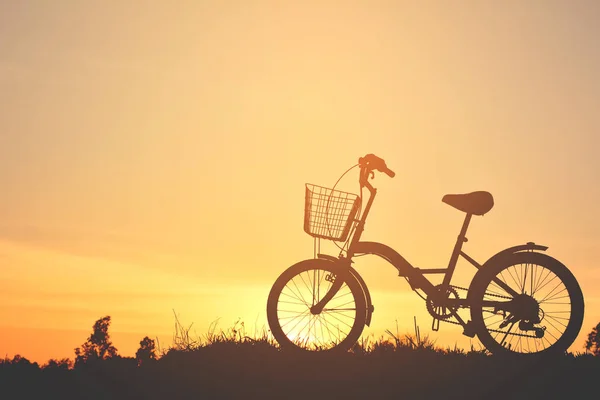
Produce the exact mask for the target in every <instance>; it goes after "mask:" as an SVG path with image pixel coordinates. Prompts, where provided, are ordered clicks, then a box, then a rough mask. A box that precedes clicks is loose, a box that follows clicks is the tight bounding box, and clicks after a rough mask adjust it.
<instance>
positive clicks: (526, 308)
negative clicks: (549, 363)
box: [469, 252, 584, 354]
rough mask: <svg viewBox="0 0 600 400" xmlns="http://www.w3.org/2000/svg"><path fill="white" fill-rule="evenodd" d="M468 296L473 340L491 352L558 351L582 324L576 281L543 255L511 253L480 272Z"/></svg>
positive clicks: (579, 290)
mask: <svg viewBox="0 0 600 400" xmlns="http://www.w3.org/2000/svg"><path fill="white" fill-rule="evenodd" d="M469 292H470V293H469V299H470V300H471V301H470V303H471V318H472V320H473V323H474V325H475V328H476V329H477V336H478V337H479V340H480V341H481V343H482V344H483V345H484V346H485V347H486V348H487V349H488V350H489V351H490V352H491V353H493V354H551V353H555V354H558V353H564V352H565V351H566V350H567V349H568V348H569V346H570V345H571V344H572V343H573V342H574V341H575V338H576V337H577V335H578V334H579V331H580V329H581V325H582V323H583V313H584V303H583V294H582V293H581V288H580V287H579V284H578V283H577V280H576V279H575V277H574V276H573V274H572V273H571V272H570V271H569V270H568V269H567V267H565V266H564V265H563V264H562V263H561V262H559V261H558V260H556V259H554V258H552V257H549V256H547V255H545V254H541V253H534V252H522V253H515V254H513V255H512V256H510V257H509V258H507V259H504V260H502V261H501V262H498V263H497V264H495V265H492V266H489V267H486V268H484V269H481V270H480V271H479V272H478V273H477V275H476V276H475V278H474V279H473V284H472V285H471V289H470V290H469ZM499 302H504V304H505V305H500V306H499Z"/></svg>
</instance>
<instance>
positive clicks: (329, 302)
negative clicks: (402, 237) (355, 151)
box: [267, 154, 584, 355]
mask: <svg viewBox="0 0 600 400" xmlns="http://www.w3.org/2000/svg"><path fill="white" fill-rule="evenodd" d="M357 165H358V166H359V169H360V174H359V183H360V194H361V195H360V196H358V195H356V194H353V193H347V192H342V191H339V190H335V186H334V188H333V189H328V188H324V187H321V186H317V185H312V184H306V197H305V211H304V230H305V231H306V232H307V233H308V234H309V235H311V236H313V237H314V238H315V245H316V242H317V241H318V240H320V239H326V240H332V241H334V242H343V243H344V245H343V246H342V247H340V249H341V251H340V254H339V256H338V257H334V256H330V255H326V254H316V257H315V258H313V259H308V260H304V261H300V262H298V263H296V264H294V265H292V266H291V267H289V268H288V269H287V270H286V271H284V272H283V273H282V274H281V275H280V276H279V278H278V279H277V280H276V281H275V283H274V285H273V287H272V288H271V291H270V293H269V298H268V302H267V319H268V323H269V327H270V328H271V332H272V334H273V336H274V338H275V339H276V340H277V342H278V343H279V345H280V347H281V348H282V349H284V350H291V349H296V350H307V351H334V350H336V351H337V350H339V351H347V350H349V349H350V348H351V347H352V346H353V345H354V344H355V343H356V342H357V340H358V338H359V337H360V335H361V333H362V331H363V329H364V327H365V325H367V326H369V325H370V322H371V316H372V313H373V310H374V308H373V305H372V303H371V296H370V294H369V290H368V288H367V285H366V284H365V281H364V280H363V278H362V277H361V276H360V275H359V273H358V272H357V271H356V270H355V269H354V268H353V267H352V265H351V264H352V258H353V257H354V256H359V255H369V254H371V255H376V256H379V257H381V258H383V259H384V260H386V261H388V262H389V263H390V264H392V265H393V266H394V267H395V268H396V269H397V270H398V273H399V276H402V277H404V278H406V279H407V281H408V283H409V284H410V287H411V289H412V290H414V291H415V292H416V293H417V294H419V295H420V296H421V297H422V298H423V299H425V302H426V307H427V310H428V311H429V313H430V314H431V315H432V317H433V323H432V329H433V330H435V331H437V330H438V328H439V323H440V321H444V322H450V323H455V324H458V325H461V326H462V327H463V334H464V335H466V336H469V337H475V335H477V337H478V338H479V340H480V341H481V343H482V344H483V345H484V346H485V348H486V349H487V350H488V351H489V352H491V353H493V354H505V355H508V354H510V355H514V354H549V353H564V352H565V351H566V350H567V349H568V347H569V346H570V345H571V344H572V343H573V341H574V340H575V338H576V337H577V334H578V333H579V331H580V329H581V325H582V323H583V313H584V302H583V294H582V292H581V288H580V287H579V284H578V283H577V280H576V279H575V277H574V276H573V274H572V273H571V272H570V271H569V270H568V269H567V267H566V266H565V265H563V264H562V263H561V262H560V261H558V260H556V259H555V258H552V257H550V256H548V255H547V254H545V253H543V252H544V251H545V250H546V249H547V247H546V246H541V245H538V244H535V243H532V242H529V243H526V244H523V245H518V246H514V247H510V248H507V249H505V250H502V251H500V252H498V253H497V254H495V255H494V256H492V257H491V258H489V259H488V260H487V261H486V262H485V263H483V264H479V263H478V262H477V261H475V260H474V259H473V258H471V257H470V256H469V255H468V254H466V253H465V252H464V251H463V250H462V246H463V243H465V242H467V237H466V233H467V228H468V226H469V223H470V221H471V218H472V216H473V215H483V214H485V213H487V212H488V211H490V210H491V209H492V207H493V205H494V200H493V197H492V195H491V194H490V193H488V192H483V191H478V192H473V193H468V194H449V195H446V196H444V197H443V198H442V201H443V202H444V203H446V204H448V205H450V206H452V207H454V208H456V209H458V210H460V211H463V212H464V213H466V216H465V220H464V223H463V225H462V229H461V230H460V234H459V235H458V238H457V240H456V244H455V246H454V250H453V252H452V256H451V257H450V262H449V264H448V267H447V268H441V269H420V268H416V267H413V266H412V265H411V264H410V263H409V262H408V261H406V260H405V259H404V258H403V257H402V256H401V255H400V254H399V253H398V252H396V251H395V250H394V249H392V248H391V247H389V246H387V245H385V244H382V243H377V242H367V241H361V240H360V238H361V236H362V233H363V231H364V227H365V221H366V219H367V216H368V215H369V211H370V209H371V206H372V205H373V201H374V199H375V196H376V194H377V189H376V188H375V187H373V186H372V184H371V183H370V182H369V179H370V178H373V177H374V171H379V172H383V173H385V174H387V175H388V176H390V177H392V178H393V177H394V176H395V173H394V172H393V171H392V170H390V169H389V168H388V167H387V166H386V163H385V161H384V160H383V159H381V158H379V157H377V156H375V155H373V154H367V155H366V156H365V157H362V158H360V159H359V162H358V164H357ZM355 167H356V165H355ZM348 171H349V170H348ZM348 171H346V172H348ZM342 176H343V175H342ZM340 179H341V178H340ZM338 182H339V180H338ZM336 185H337V183H336ZM363 188H367V189H368V191H369V193H370V195H369V199H368V201H367V203H366V205H365V207H364V210H362V216H361V215H360V213H361V209H362V192H363ZM338 247H339V246H338ZM315 253H317V252H316V251H315ZM459 257H463V258H464V259H466V260H467V261H468V262H469V263H471V264H472V265H473V266H475V267H476V268H477V272H476V273H475V275H474V277H473V279H472V281H471V283H470V285H469V287H468V289H467V288H461V287H458V286H454V285H452V284H451V280H452V275H453V273H454V270H455V268H456V263H457V261H458V258H459ZM425 274H443V281H442V283H441V284H439V285H434V284H433V283H431V282H430V281H429V279H427V278H426V277H425ZM459 291H465V292H466V297H465V296H463V297H461V296H460V295H459ZM420 292H422V293H423V294H421V293H420ZM463 308H468V309H470V316H471V320H469V321H466V320H465V319H463V318H462V317H461V316H460V315H459V314H458V310H459V309H463Z"/></svg>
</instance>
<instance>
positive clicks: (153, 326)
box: [0, 0, 600, 362]
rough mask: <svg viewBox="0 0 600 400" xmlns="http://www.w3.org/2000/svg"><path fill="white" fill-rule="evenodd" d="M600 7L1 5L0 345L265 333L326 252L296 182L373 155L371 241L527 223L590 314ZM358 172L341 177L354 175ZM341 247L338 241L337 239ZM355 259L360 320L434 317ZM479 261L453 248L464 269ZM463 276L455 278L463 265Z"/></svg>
mask: <svg viewBox="0 0 600 400" xmlns="http://www.w3.org/2000/svg"><path fill="white" fill-rule="evenodd" d="M599 17H600V4H599V3H597V2H594V1H572V2H567V1H552V0H549V1H536V0H533V1H527V2H523V1H517V0H509V1H505V2H500V3H499V2H494V1H484V0H482V1H460V0H457V1H453V2H446V1H441V0H440V1H414V2H409V1H316V0H315V1H305V2H294V1H259V0H256V1H242V0H240V1H227V0H226V1H185V0H181V1H177V2H167V1H149V0H147V1H143V0H138V1H133V0H119V1H117V0H109V1H95V0H86V1H76V0H54V1H50V0H37V1H33V0H24V1H19V2H15V1H9V0H0V185H1V187H2V189H3V190H2V196H0V288H1V290H0V355H2V356H4V355H6V356H12V355H14V354H21V355H22V356H24V357H27V358H29V359H31V360H35V361H38V362H45V361H46V360H48V359H49V358H63V357H70V358H73V356H74V352H73V349H74V348H75V347H77V346H80V345H81V344H82V343H83V342H84V341H85V340H86V338H87V337H88V335H89V334H90V333H91V327H92V325H93V323H94V322H95V321H96V320H97V319H99V318H101V317H103V316H104V315H110V316H111V317H112V324H111V327H110V332H111V336H112V338H113V343H114V345H115V346H116V347H117V349H118V350H119V352H120V354H122V355H129V356H132V355H133V354H134V353H135V350H136V349H137V347H138V346H139V341H140V340H141V339H142V338H143V337H144V336H150V337H151V338H158V339H159V344H160V345H161V346H162V347H163V348H166V347H168V346H169V345H170V344H171V342H172V339H173V334H174V332H175V330H174V325H175V316H174V313H175V314H176V315H177V316H178V318H179V320H180V321H181V322H182V324H183V325H186V326H190V325H191V326H192V328H191V332H193V333H195V334H197V335H198V336H200V337H203V336H204V335H206V333H207V332H208V331H209V329H210V326H211V323H216V324H217V327H218V328H217V329H227V328H229V327H231V326H233V324H234V323H235V322H236V321H244V323H245V326H246V328H247V330H248V331H249V333H250V334H252V333H253V332H254V331H255V330H257V331H260V330H262V329H263V328H265V327H266V324H267V323H266V315H265V314H266V302H267V296H268V293H269V290H270V287H271V285H272V284H273V282H274V281H275V279H276V278H277V277H278V276H279V274H280V273H281V272H283V271H284V270H285V269H286V268H287V267H289V266H290V265H292V264H294V263H296V262H297V261H300V260H303V259H306V258H311V257H312V255H313V241H312V238H311V237H310V236H308V235H306V234H305V233H304V232H303V229H302V223H303V206H304V184H305V183H307V182H310V183H314V184H319V185H323V186H332V185H333V184H334V183H335V181H336V180H337V179H338V177H339V176H340V175H341V174H342V173H343V172H344V171H345V170H346V169H347V168H349V167H351V166H352V165H354V164H356V162H357V160H358V157H360V156H363V155H365V154H367V153H374V154H377V155H378V156H380V157H382V158H384V159H385V160H386V162H387V164H388V166H389V167H390V168H392V169H393V170H395V171H396V173H397V174H396V177H395V178H394V179H389V178H388V177H386V176H385V175H380V176H377V177H376V178H375V181H374V184H375V185H376V186H377V187H378V188H379V196H378V197H377V200H376V203H375V205H374V208H373V211H372V212H371V214H370V217H369V220H368V221H367V226H366V231H365V234H364V236H363V238H364V239H365V240H374V241H381V242H384V243H386V244H388V245H390V246H391V247H393V248H394V249H396V250H397V251H398V252H399V253H400V254H402V255H403V256H404V257H405V258H406V259H407V260H408V261H409V262H411V263H412V264H413V265H415V266H419V267H430V268H441V267H444V266H446V265H447V263H448V260H449V258H450V253H451V250H452V247H453V245H454V240H455V238H456V235H457V234H458V231H459V229H460V226H461V223H462V219H463V217H464V214H462V213H461V212H459V211H456V210H454V209H452V208H451V207H449V206H447V205H446V204H443V203H442V202H441V201H440V200H441V198H442V196H443V195H444V194H447V193H466V192H471V191H475V190H487V191H489V192H491V193H492V194H493V196H494V199H495V206H494V209H492V210H491V211H490V212H489V213H488V214H486V215H485V216H483V217H476V218H473V220H472V223H471V227H470V229H469V232H468V235H467V236H468V238H469V242H468V243H467V244H466V245H465V248H464V250H465V251H466V252H467V253H468V254H470V255H471V256H472V257H474V258H475V259H476V260H478V261H479V262H481V263H482V262H484V261H485V260H486V259H487V258H489V257H491V256H492V255H493V254H495V253H496V252H498V251H500V250H502V249H504V248H506V247H509V246H513V245H517V244H522V243H525V242H528V241H534V242H536V243H540V244H543V245H546V246H548V247H549V249H548V253H549V254H550V255H552V256H554V257H556V258H557V259H559V260H560V261H561V262H563V263H564V264H565V265H567V266H568V267H569V268H570V270H571V271H572V272H573V273H574V275H575V276H576V278H577V280H578V281H579V283H580V285H581V287H582V290H583V293H584V297H585V302H586V314H585V319H584V325H583V327H582V331H581V333H580V336H579V337H578V339H577V341H576V342H575V343H574V345H573V346H572V347H571V350H573V351H582V350H583V347H582V346H583V341H584V339H585V338H584V336H585V335H586V334H587V333H588V332H589V331H591V328H592V327H593V326H595V325H596V324H597V323H598V322H600V274H599V271H600V263H599V262H598V260H597V254H598V244H599V243H600V211H599V209H598V206H597V205H598V204H599V203H600V185H598V182H599V181H600V158H599V157H598V156H597V151H598V149H599V148H600V132H599V129H598V126H599V123H600V113H598V112H597V108H598V104H599V103H600V79H599V76H598V71H600V47H598V46H597V43H596V42H597V40H596V39H597V38H598V37H599V35H600V27H599V26H598V24H597V21H598V18H599ZM356 180H357V176H356V170H354V172H353V173H350V174H349V175H347V176H346V178H344V180H343V181H342V183H341V185H342V186H341V187H342V188H346V189H347V190H349V191H354V192H356V190H357V188H358V184H357V181H356ZM332 254H334V255H335V254H336V253H335V252H333V253H332ZM356 268H357V269H358V271H359V272H360V273H361V275H363V277H364V278H365V280H366V282H367V285H368V286H369V288H370V290H371V294H372V297H373V302H374V305H375V313H374V314H373V323H372V326H371V327H370V328H368V329H367V330H366V331H365V333H364V335H365V336H369V335H371V336H372V337H374V338H377V337H380V336H382V335H383V336H385V335H386V334H385V330H386V329H390V330H392V331H396V330H398V332H400V333H404V332H406V333H410V332H412V331H413V324H414V320H413V318H414V317H416V318H417V323H418V325H419V326H420V329H421V335H423V334H429V335H430V338H432V339H434V340H435V341H436V343H437V344H439V345H450V346H453V345H454V344H456V343H457V344H459V345H460V346H465V347H467V346H470V345H471V344H474V345H475V346H477V343H478V342H477V340H476V339H473V340H470V339H469V338H466V337H464V336H462V335H461V329H460V327H457V326H453V325H447V324H446V325H444V324H442V328H441V330H440V331H439V332H431V329H430V327H431V318H430V317H429V316H428V314H427V312H426V310H425V307H424V304H423V302H422V300H420V299H419V298H418V297H417V296H415V295H414V293H412V292H411V291H410V287H409V286H408V285H407V283H406V282H405V281H404V280H403V279H402V278H398V277H397V276H396V275H397V273H396V272H395V269H394V268H393V267H391V266H389V265H386V264H385V263H384V262H383V261H381V260H378V259H368V258H366V257H365V258H361V259H360V260H359V261H358V260H357V263H356ZM473 273H474V269H473V268H472V267H470V266H469V265H468V264H465V263H463V264H459V266H458V272H457V282H459V283H462V284H468V282H469V279H470V278H471V277H472V275H473ZM465 282H466V283H465Z"/></svg>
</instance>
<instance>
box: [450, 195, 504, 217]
mask: <svg viewBox="0 0 600 400" xmlns="http://www.w3.org/2000/svg"><path fill="white" fill-rule="evenodd" d="M442 201H443V202H444V203H446V204H448V205H450V206H452V207H454V208H456V209H457V210H460V211H463V212H466V213H467V214H474V215H483V214H485V213H486V212H488V211H490V210H491V209H492V207H494V198H493V197H492V194H491V193H489V192H483V191H478V192H472V193H466V194H447V195H445V196H444V197H443V198H442Z"/></svg>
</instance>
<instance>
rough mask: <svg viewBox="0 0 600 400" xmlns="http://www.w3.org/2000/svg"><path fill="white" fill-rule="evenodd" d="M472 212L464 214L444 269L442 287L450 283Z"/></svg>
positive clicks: (465, 237) (465, 238) (465, 239)
mask: <svg viewBox="0 0 600 400" xmlns="http://www.w3.org/2000/svg"><path fill="white" fill-rule="evenodd" d="M472 215H473V214H470V213H467V215H466V216H465V221H464V222H463V226H462V229H461V230H460V233H459V234H458V238H456V244H455V245H454V251H452V256H451V257H450V262H449V263H448V270H447V271H446V275H445V276H444V282H443V283H442V287H444V288H446V287H448V285H449V284H450V280H451V279H452V275H453V274H454V269H455V268H456V262H457V261H458V256H459V254H460V251H461V250H462V245H463V243H464V242H466V241H467V236H466V235H467V229H468V228H469V222H471V216H472Z"/></svg>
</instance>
